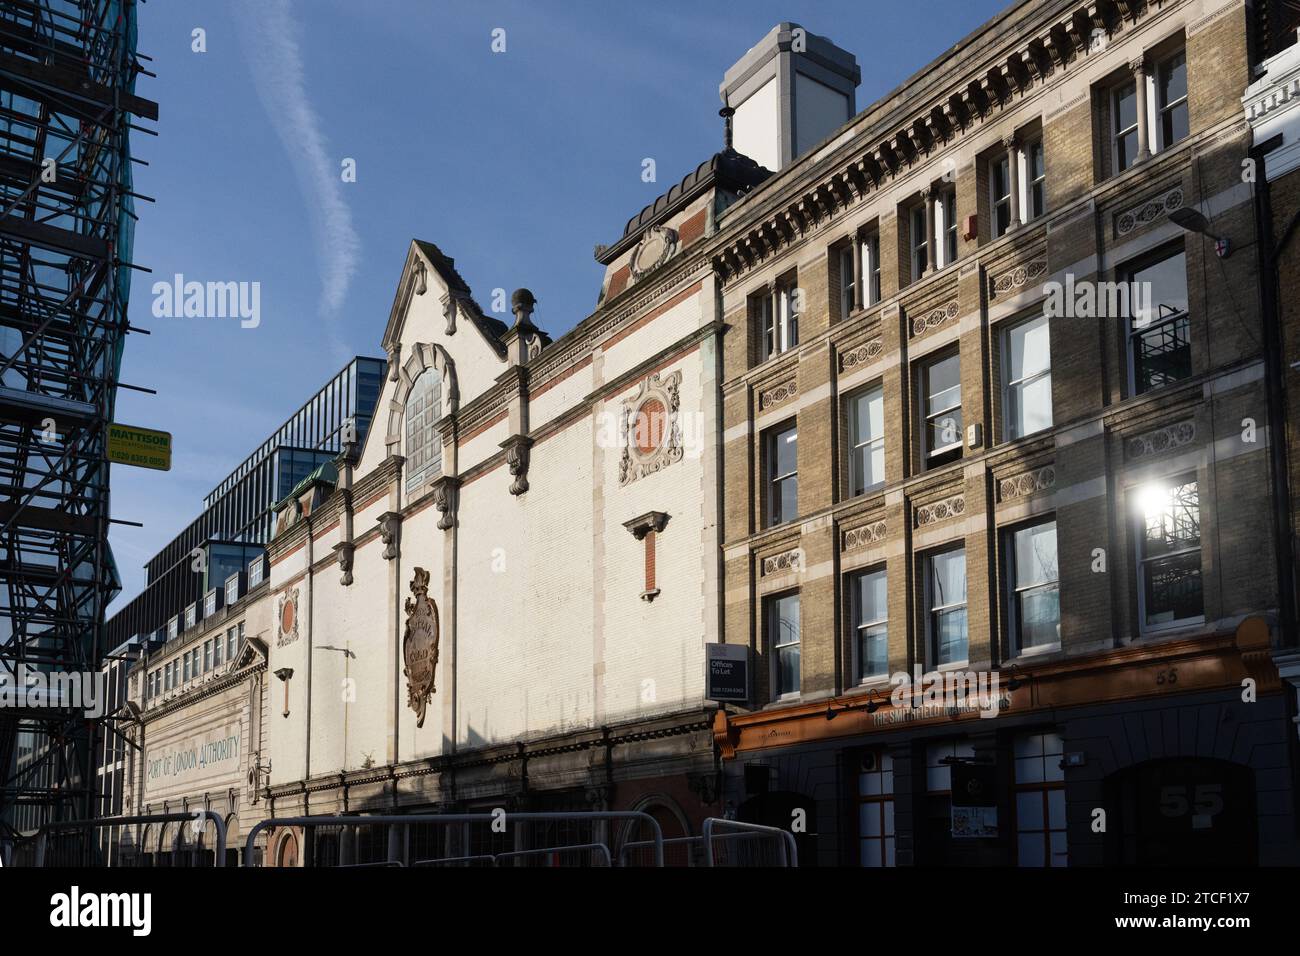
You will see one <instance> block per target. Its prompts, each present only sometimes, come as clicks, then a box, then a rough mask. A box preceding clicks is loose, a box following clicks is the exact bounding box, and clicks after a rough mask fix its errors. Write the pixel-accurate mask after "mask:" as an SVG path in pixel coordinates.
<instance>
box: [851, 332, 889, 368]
mask: <svg viewBox="0 0 1300 956" xmlns="http://www.w3.org/2000/svg"><path fill="white" fill-rule="evenodd" d="M884 352H885V343H884V342H882V341H881V340H880V339H871V340H870V341H867V342H863V343H862V344H861V345H859V346H858V347H857V348H854V349H849V350H848V351H847V352H842V353H840V371H841V372H847V371H849V370H850V369H854V368H857V367H858V366H859V365H866V364H867V363H868V362H871V361H873V360H875V359H878V358H880V356H881V355H883V354H884Z"/></svg>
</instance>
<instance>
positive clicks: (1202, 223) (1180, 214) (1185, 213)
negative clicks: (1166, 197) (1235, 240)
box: [1169, 206, 1232, 259]
mask: <svg viewBox="0 0 1300 956" xmlns="http://www.w3.org/2000/svg"><path fill="white" fill-rule="evenodd" d="M1169 221H1170V222H1172V223H1173V224H1174V225H1176V226H1178V227H1180V228H1182V229H1185V230H1187V231H1188V232H1196V233H1200V234H1201V235H1203V236H1208V237H1209V238H1211V239H1213V240H1214V254H1215V255H1216V256H1218V257H1219V258H1220V259H1226V258H1228V256H1230V255H1232V242H1231V241H1230V240H1229V239H1228V238H1227V237H1226V236H1216V235H1215V234H1214V233H1212V232H1210V221H1209V220H1208V219H1206V218H1205V216H1203V215H1201V213H1199V212H1197V211H1196V210H1195V209H1193V208H1191V207H1190V206H1183V207H1181V208H1179V209H1175V210H1174V211H1173V212H1171V213H1170V214H1169Z"/></svg>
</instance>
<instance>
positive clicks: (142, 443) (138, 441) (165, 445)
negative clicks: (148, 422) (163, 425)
mask: <svg viewBox="0 0 1300 956" xmlns="http://www.w3.org/2000/svg"><path fill="white" fill-rule="evenodd" d="M108 460H109V461H111V462H115V463H116V464H119V465H135V466H136V467H137V468H155V469H157V470H158V471H171V467H172V436H171V433H170V432H156V431H154V430H153V429H151V428H136V427H135V426H134V425H109V426H108Z"/></svg>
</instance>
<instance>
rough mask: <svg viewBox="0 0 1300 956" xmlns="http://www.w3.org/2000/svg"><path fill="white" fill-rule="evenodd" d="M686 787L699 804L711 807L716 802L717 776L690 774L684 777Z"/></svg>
mask: <svg viewBox="0 0 1300 956" xmlns="http://www.w3.org/2000/svg"><path fill="white" fill-rule="evenodd" d="M686 786H687V787H689V788H690V791H691V793H693V794H695V796H697V797H698V798H699V800H700V803H702V804H704V805H705V806H706V807H707V806H712V805H713V804H714V803H717V801H718V782H717V774H712V773H692V774H687V775H686Z"/></svg>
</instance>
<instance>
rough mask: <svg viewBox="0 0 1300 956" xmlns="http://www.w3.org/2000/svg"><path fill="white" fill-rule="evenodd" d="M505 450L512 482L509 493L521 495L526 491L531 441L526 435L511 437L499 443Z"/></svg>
mask: <svg viewBox="0 0 1300 956" xmlns="http://www.w3.org/2000/svg"><path fill="white" fill-rule="evenodd" d="M501 447H502V448H504V449H505V450H506V467H508V468H509V469H510V475H511V477H512V478H514V481H512V482H510V493H511V494H512V495H522V494H523V493H524V492H526V491H527V490H528V459H529V451H530V449H531V448H532V447H533V440H532V439H531V438H529V437H528V436H527V435H511V436H510V437H509V438H507V439H506V440H505V441H503V442H502V443H501Z"/></svg>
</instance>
